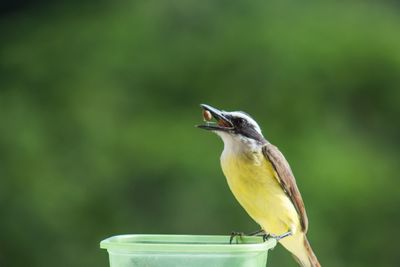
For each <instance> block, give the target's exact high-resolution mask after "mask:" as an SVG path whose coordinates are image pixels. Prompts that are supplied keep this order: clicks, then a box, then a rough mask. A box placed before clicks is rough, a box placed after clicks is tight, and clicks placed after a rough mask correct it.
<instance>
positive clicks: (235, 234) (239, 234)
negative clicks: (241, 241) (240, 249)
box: [229, 231, 245, 244]
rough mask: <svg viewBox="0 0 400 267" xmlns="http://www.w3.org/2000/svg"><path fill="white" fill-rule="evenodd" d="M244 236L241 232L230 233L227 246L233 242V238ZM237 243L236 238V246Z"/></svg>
mask: <svg viewBox="0 0 400 267" xmlns="http://www.w3.org/2000/svg"><path fill="white" fill-rule="evenodd" d="M244 235H245V234H244V233H243V232H234V231H233V232H231V237H230V238H229V244H232V241H233V239H234V238H235V237H238V236H239V237H242V236H244ZM237 243H238V240H237V238H236V244H237Z"/></svg>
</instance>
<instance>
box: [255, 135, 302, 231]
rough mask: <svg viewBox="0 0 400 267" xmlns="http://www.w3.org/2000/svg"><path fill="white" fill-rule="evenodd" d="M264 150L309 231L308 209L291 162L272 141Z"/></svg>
mask: <svg viewBox="0 0 400 267" xmlns="http://www.w3.org/2000/svg"><path fill="white" fill-rule="evenodd" d="M262 151H263V154H264V156H265V158H266V159H268V160H269V161H270V162H271V163H272V166H273V167H274V169H275V171H276V173H277V175H276V178H277V179H278V182H279V183H280V185H281V186H282V189H283V190H284V191H285V193H286V194H287V195H288V197H289V198H290V200H291V201H292V203H293V205H294V206H295V208H296V210H297V213H298V214H299V219H300V223H301V227H302V230H303V232H304V233H307V230H308V218H307V214H306V209H305V207H304V202H303V199H302V197H301V194H300V191H299V189H298V188H297V184H296V179H295V178H294V175H293V173H292V170H291V168H290V166H289V163H288V162H287V160H286V159H285V157H284V156H283V154H282V153H281V152H280V151H279V149H278V148H277V147H276V146H274V145H272V144H270V143H266V144H265V145H264V146H263V148H262Z"/></svg>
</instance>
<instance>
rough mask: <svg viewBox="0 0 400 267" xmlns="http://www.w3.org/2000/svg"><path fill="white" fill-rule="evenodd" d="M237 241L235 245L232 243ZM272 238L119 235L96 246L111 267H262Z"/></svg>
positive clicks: (273, 245)
mask: <svg viewBox="0 0 400 267" xmlns="http://www.w3.org/2000/svg"><path fill="white" fill-rule="evenodd" d="M236 242H237V243H236ZM275 245H276V240H275V239H269V240H267V241H265V242H263V239H262V238H261V237H237V238H235V239H234V241H233V243H232V244H229V236H210V235H209V236H207V235H206V236H205V235H119V236H113V237H110V238H107V239H105V240H103V241H101V243H100V247H101V248H105V249H107V251H108V254H109V256H110V266H111V267H139V266H140V267H161V266H162V267H172V266H174V267H177V266H182V267H186V266H187V267H217V266H218V267H220V266H227V267H228V266H229V267H265V266H266V264H267V256H268V250H270V249H272V248H273V247H275Z"/></svg>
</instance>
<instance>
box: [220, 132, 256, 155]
mask: <svg viewBox="0 0 400 267" xmlns="http://www.w3.org/2000/svg"><path fill="white" fill-rule="evenodd" d="M215 133H216V134H218V135H219V136H220V137H221V139H222V141H223V142H224V151H223V152H222V155H221V157H224V156H239V155H249V154H253V153H257V152H260V151H261V147H262V145H261V144H260V143H259V142H257V141H256V140H254V139H251V138H247V137H244V136H241V135H235V134H230V133H227V132H220V131H216V132H215Z"/></svg>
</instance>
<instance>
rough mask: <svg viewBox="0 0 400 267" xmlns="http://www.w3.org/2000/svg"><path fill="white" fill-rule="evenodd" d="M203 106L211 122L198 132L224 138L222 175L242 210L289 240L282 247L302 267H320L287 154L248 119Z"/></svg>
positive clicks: (262, 226)
mask: <svg viewBox="0 0 400 267" xmlns="http://www.w3.org/2000/svg"><path fill="white" fill-rule="evenodd" d="M201 107H202V108H203V117H204V119H205V121H206V123H205V124H203V125H198V127H199V128H202V129H206V130H210V131H212V132H214V133H216V134H217V135H219V136H220V137H221V138H222V140H223V142H224V150H223V152H222V154H221V166H222V171H223V173H224V174H225V176H226V179H227V181H228V185H229V188H230V189H231V191H232V193H233V195H234V196H235V197H236V199H237V200H238V201H239V203H240V204H241V205H242V207H243V208H244V209H245V210H246V212H247V213H248V214H249V215H250V217H251V218H252V219H253V220H254V221H256V222H257V223H258V224H259V225H260V226H261V229H262V230H263V231H265V233H268V234H272V235H274V236H278V237H279V236H280V237H284V236H285V237H284V238H281V239H279V243H281V244H282V245H283V246H284V247H285V248H286V249H287V250H289V251H290V252H291V253H292V254H293V256H294V258H295V259H296V260H297V261H298V262H299V264H300V265H301V266H303V267H319V266H321V265H320V263H319V262H318V259H317V257H316V256H315V254H314V252H313V250H312V249H311V246H310V243H309V242H308V240H307V237H306V233H307V229H308V219H307V214H306V210H305V207H304V203H303V199H302V197H301V195H300V192H299V189H298V188H297V185H296V180H295V178H294V176H293V173H292V170H291V169H290V166H289V164H288V162H287V161H286V159H285V157H284V156H283V155H282V153H281V152H280V151H279V150H278V148H277V147H276V146H274V145H272V144H271V143H269V142H268V141H267V140H266V139H265V138H264V136H263V135H262V133H261V129H260V126H258V124H257V122H256V121H255V120H254V119H252V118H251V117H250V116H249V115H248V114H246V113H244V112H241V111H234V112H226V111H222V110H218V109H216V108H213V107H211V106H209V105H204V104H202V105H201ZM212 118H214V119H215V120H216V122H212Z"/></svg>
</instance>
